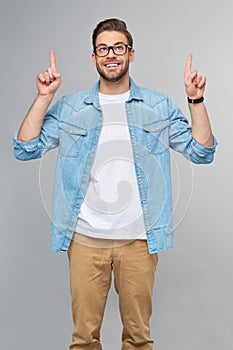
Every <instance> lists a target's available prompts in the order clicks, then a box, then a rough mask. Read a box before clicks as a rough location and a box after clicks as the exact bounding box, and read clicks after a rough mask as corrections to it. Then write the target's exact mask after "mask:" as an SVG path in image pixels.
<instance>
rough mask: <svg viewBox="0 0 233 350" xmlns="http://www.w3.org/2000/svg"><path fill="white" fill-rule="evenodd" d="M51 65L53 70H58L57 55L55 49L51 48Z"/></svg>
mask: <svg viewBox="0 0 233 350" xmlns="http://www.w3.org/2000/svg"><path fill="white" fill-rule="evenodd" d="M50 66H51V68H52V70H54V71H55V72H56V71H57V66H56V56H55V52H54V50H50Z"/></svg>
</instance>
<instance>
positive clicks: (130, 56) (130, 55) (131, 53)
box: [129, 49, 135, 63]
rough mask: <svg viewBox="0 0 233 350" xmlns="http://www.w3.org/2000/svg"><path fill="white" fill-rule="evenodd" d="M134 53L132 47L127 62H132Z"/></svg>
mask: <svg viewBox="0 0 233 350" xmlns="http://www.w3.org/2000/svg"><path fill="white" fill-rule="evenodd" d="M134 54H135V50H134V49H132V50H131V51H130V53H129V62H130V63H132V62H133V61H134Z"/></svg>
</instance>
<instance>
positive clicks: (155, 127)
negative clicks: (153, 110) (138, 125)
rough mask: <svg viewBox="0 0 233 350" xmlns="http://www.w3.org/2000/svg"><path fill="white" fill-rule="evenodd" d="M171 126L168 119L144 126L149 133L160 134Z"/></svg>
mask: <svg viewBox="0 0 233 350" xmlns="http://www.w3.org/2000/svg"><path fill="white" fill-rule="evenodd" d="M169 125H170V122H169V120H168V119H162V120H157V121H155V122H152V123H149V124H144V125H143V129H144V130H145V131H147V132H160V131H161V130H163V129H165V128H167V127H168V126H169Z"/></svg>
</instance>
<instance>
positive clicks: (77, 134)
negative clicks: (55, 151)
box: [59, 122, 87, 157]
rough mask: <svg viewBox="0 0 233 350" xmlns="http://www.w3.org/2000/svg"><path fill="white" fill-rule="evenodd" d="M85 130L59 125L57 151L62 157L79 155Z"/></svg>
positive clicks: (73, 126) (74, 126) (64, 123)
mask: <svg viewBox="0 0 233 350" xmlns="http://www.w3.org/2000/svg"><path fill="white" fill-rule="evenodd" d="M86 135H87V130H86V129H84V128H80V127H78V126H77V125H73V124H70V123H66V122H61V123H59V139H60V142H59V151H60V154H61V155H62V156H66V157H76V156H77V155H78V154H79V151H80V148H81V146H82V143H83V140H84V138H85V136H86Z"/></svg>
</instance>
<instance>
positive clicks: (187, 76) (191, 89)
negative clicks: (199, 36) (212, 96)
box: [184, 54, 206, 99]
mask: <svg viewBox="0 0 233 350" xmlns="http://www.w3.org/2000/svg"><path fill="white" fill-rule="evenodd" d="M192 59H193V55H192V54H189V55H188V58H187V62H186V67H185V72H184V85H185V90H186V94H187V96H188V97H189V98H191V99H198V98H200V97H202V96H203V95H204V90H205V86H206V77H203V76H201V75H200V74H199V73H198V71H197V70H196V69H193V70H192Z"/></svg>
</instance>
